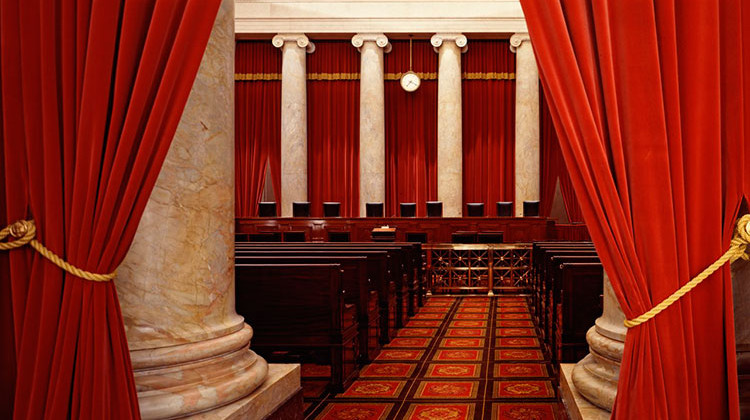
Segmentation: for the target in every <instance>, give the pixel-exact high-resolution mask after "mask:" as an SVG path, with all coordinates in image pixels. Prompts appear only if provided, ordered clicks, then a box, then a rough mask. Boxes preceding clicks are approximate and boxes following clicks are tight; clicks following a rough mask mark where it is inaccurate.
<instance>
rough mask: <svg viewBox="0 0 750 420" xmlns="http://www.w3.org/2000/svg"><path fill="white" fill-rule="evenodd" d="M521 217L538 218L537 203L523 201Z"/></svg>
mask: <svg viewBox="0 0 750 420" xmlns="http://www.w3.org/2000/svg"><path fill="white" fill-rule="evenodd" d="M523 217H539V202H538V201H524V202H523Z"/></svg>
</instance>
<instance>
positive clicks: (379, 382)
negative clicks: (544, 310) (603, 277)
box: [305, 296, 566, 420]
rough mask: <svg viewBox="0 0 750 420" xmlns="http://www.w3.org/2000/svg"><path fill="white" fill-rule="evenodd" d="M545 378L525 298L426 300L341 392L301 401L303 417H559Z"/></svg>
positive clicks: (546, 364) (448, 419)
mask: <svg viewBox="0 0 750 420" xmlns="http://www.w3.org/2000/svg"><path fill="white" fill-rule="evenodd" d="M551 373H552V371H551V366H550V365H549V362H548V361H545V359H544V356H543V354H542V351H541V349H540V344H539V340H538V338H537V333H536V329H535V328H534V325H533V323H532V321H531V315H530V313H529V308H528V306H527V303H526V300H525V298H524V297H521V296H502V297H495V298H488V297H465V298H453V297H432V298H430V299H429V301H428V302H427V303H426V305H425V306H424V307H423V308H422V309H421V310H420V311H419V313H418V314H417V315H415V316H414V317H413V318H412V319H411V320H410V321H409V323H408V324H407V326H406V328H403V329H402V330H400V331H399V334H398V337H397V338H395V339H393V340H392V341H391V343H390V344H388V345H387V346H386V347H385V348H384V349H383V351H382V352H381V353H380V355H379V356H378V357H377V359H376V360H375V361H374V362H373V363H371V364H369V365H367V366H365V367H363V368H362V370H361V372H360V377H359V379H358V380H357V381H355V382H354V383H353V384H352V385H351V386H350V387H349V388H348V389H347V390H346V391H345V392H343V393H341V394H338V395H324V396H321V398H319V399H308V400H307V401H306V402H307V404H306V407H308V410H307V413H308V415H307V417H306V418H308V419H326V420H334V419H336V420H339V419H340V420H343V419H346V420H354V419H356V420H385V419H419V420H433V419H434V420H437V419H440V420H464V419H467V420H468V419H511V420H520V419H533V420H546V419H565V418H566V416H565V414H564V409H563V407H562V404H560V402H559V398H558V396H557V395H556V391H555V385H554V384H553V382H552V378H551V376H550V375H551ZM305 385H306V389H305V391H306V393H307V394H308V397H309V396H314V394H315V391H314V390H311V388H310V387H309V385H310V382H306V384H305Z"/></svg>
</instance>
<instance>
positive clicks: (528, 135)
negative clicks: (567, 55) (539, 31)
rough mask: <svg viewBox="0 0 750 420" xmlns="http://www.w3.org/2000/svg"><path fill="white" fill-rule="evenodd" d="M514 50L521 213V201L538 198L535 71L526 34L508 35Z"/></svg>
mask: <svg viewBox="0 0 750 420" xmlns="http://www.w3.org/2000/svg"><path fill="white" fill-rule="evenodd" d="M510 49H511V51H513V52H514V53H516V142H515V150H516V153H515V155H516V156H515V165H516V199H515V202H516V205H515V214H516V216H517V217H521V216H523V202H524V201H538V200H539V196H540V193H539V70H538V69H537V66H536V58H535V57H534V50H533V49H532V47H531V40H530V38H529V34H526V33H522V34H514V35H513V36H512V37H510Z"/></svg>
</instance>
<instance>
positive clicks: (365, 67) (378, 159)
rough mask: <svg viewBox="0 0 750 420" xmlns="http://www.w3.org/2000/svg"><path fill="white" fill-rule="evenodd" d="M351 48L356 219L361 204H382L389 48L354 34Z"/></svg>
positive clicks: (381, 40)
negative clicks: (355, 91) (355, 79)
mask: <svg viewBox="0 0 750 420" xmlns="http://www.w3.org/2000/svg"><path fill="white" fill-rule="evenodd" d="M352 45H354V46H355V47H357V49H358V50H359V52H360V54H361V65H360V80H359V215H360V216H362V217H364V216H365V213H366V206H365V203H368V202H383V203H384V202H385V85H384V79H383V53H384V52H389V51H390V49H391V44H390V43H388V38H387V37H386V36H385V35H384V34H382V33H379V34H357V35H355V36H354V37H353V38H352Z"/></svg>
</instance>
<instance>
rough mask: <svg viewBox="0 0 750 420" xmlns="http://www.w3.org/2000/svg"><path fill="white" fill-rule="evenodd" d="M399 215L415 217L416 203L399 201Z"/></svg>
mask: <svg viewBox="0 0 750 420" xmlns="http://www.w3.org/2000/svg"><path fill="white" fill-rule="evenodd" d="M400 207H401V217H417V203H401V205H400Z"/></svg>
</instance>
